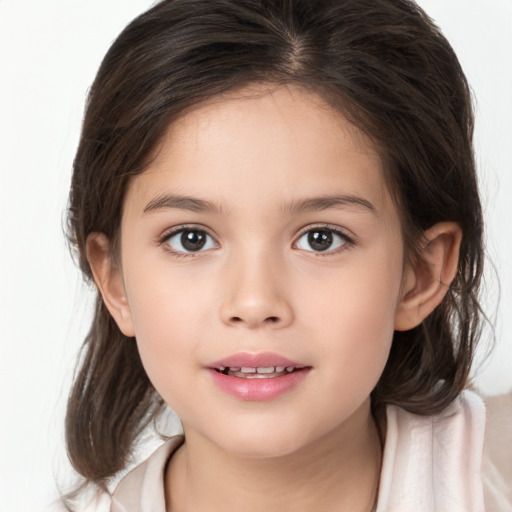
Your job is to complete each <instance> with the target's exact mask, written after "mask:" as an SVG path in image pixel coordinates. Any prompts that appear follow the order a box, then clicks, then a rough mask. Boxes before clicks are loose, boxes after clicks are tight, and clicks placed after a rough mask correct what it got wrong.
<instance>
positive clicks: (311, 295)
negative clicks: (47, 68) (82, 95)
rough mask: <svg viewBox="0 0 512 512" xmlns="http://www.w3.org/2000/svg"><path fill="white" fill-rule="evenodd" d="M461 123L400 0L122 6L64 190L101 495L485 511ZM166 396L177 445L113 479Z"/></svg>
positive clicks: (74, 442) (73, 443) (205, 503)
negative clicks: (91, 308) (88, 298)
mask: <svg viewBox="0 0 512 512" xmlns="http://www.w3.org/2000/svg"><path fill="white" fill-rule="evenodd" d="M472 130H473V116H472V110H471V102H470V95H469V89H468V85H467V82H466V80H465V77H464V75H463V73H462V70H461V69H460V66H459V63H458V61H457V58H456V56H455V55H454V53H453V51H452V49H451V47H450V46H449V44H448V43H447V41H446V40H445V39H444V37H443V36H442V35H441V34H440V33H439V31H438V30H437V29H436V27H435V26H434V25H433V23H432V22H431V21H430V20H429V19H428V17H427V16H426V15H425V14H424V13H423V12H422V11H421V10H420V9H419V8H418V7H417V6H416V5H415V4H414V3H413V2H411V1H409V0H316V1H314V2H312V1H311V0H236V1H235V0H167V1H163V2H160V3H158V4H157V5H156V6H155V7H153V8H152V9H151V10H150V11H148V12H147V13H145V14H143V15H142V16H140V17H139V18H137V19H136V20H135V21H133V22H132V23H131V24H130V25H129V26H128V27H127V28H126V29H125V30H124V31H123V33H122V34H121V35H120V36H119V38H118V39H117V41H116V42H115V43H114V44H113V46H112V48H111V49H110V51H109V52H108V54H107V56H106V57H105V59H104V61H103V63H102V66H101V68H100V70H99V72H98V75H97V78H96V80H95V82H94V84H93V86H92V89H91V91H90V96H89V101H88V105H87V111H86V116H85V121H84V125H83V131H82V137H81V141H80V145H79V148H78V152H77V156H76V159H75V166H74V174H73V181H72V188H71V194H70V208H69V227H70V239H71V241H72V243H73V244H74V246H75V248H76V250H77V254H78V259H79V262H80V266H81V269H82V271H83V272H84V275H85V276H86V278H87V279H90V280H93V281H94V283H95V284H96V286H97V290H98V300H97V306H96V312H95V316H94V319H93V324H92V327H91V330H90V333H89V335H88V337H87V339H86V341H85V345H84V351H83V355H82V358H81V361H80V366H79V370H78V373H77V376H76V380H75V384H74V387H73V390H72V392H71V396H70V398H69V404H68V415H67V424H66V428H67V445H68V453H69V456H70V459H71V461H72V463H73V465H74V467H75V468H76V470H77V471H78V472H79V473H80V474H81V475H83V477H84V478H85V482H89V483H92V484H95V485H96V486H97V487H98V489H99V490H100V493H99V494H98V499H97V501H96V502H95V503H94V505H93V508H92V509H93V510H101V509H104V510H112V511H134V512H135V511H144V512H145V511H150V510H151V511H157V512H164V511H166V512H171V511H172V512H176V511H179V512H181V511H201V512H210V511H218V510H223V511H225V510H228V511H234V510H240V509H244V510H258V511H259V510H266V511H273V510H288V509H290V510H291V509H293V510H294V511H299V512H300V511H302V510H320V511H340V512H341V511H345V510H346V511H351V512H357V511H364V512H368V511H377V512H383V511H407V510H414V511H434V510H435V511H450V512H455V511H483V510H484V486H483V481H484V482H485V478H486V476H485V475H486V473H485V472H484V474H483V475H482V473H481V462H482V451H483V445H484V424H485V411H484V406H483V403H482V401H481V400H480V398H479V397H478V396H477V395H475V394H473V393H472V392H470V391H464V390H465V388H466V387H467V385H468V373H469V370H470V365H471V361H472V357H473V353H474V350H475V345H476V343H477V341H478V336H479V328H480V308H479V304H478V301H477V294H478V287H479V282H480V278H481V274H482V260H483V255H482V253H483V251H482V215H481V207H480V202H479V197H478V190H477V183H476V175H475V166H474V161H473V152H472ZM167 407H169V408H171V409H172V410H173V411H175V412H176V413H177V415H178V416H179V418H180V420H181V423H182V428H183V435H181V436H175V437H172V438H170V439H168V440H167V441H166V442H165V444H163V445H162V446H161V447H160V448H159V449H158V450H157V451H156V452H155V453H154V454H153V455H152V456H151V457H150V458H149V459H148V460H147V461H146V462H144V463H142V464H140V465H139V466H137V467H136V468H135V469H134V470H133V471H131V472H130V473H128V474H127V475H125V476H124V477H123V478H122V480H121V481H120V482H118V481H114V482H112V481H111V480H110V479H111V478H112V477H113V476H114V475H116V474H117V475H119V474H120V472H122V471H123V469H125V468H126V467H127V466H128V465H129V463H130V454H131V453H132V452H133V450H134V447H135V443H136V441H137V440H138V438H139V436H140V435H141V433H142V432H143V431H144V430H145V428H146V427H148V426H149V424H150V423H151V422H152V421H153V420H155V419H156V418H158V417H159V416H161V415H162V414H163V412H164V411H165V409H166V408H167ZM491 464H492V462H489V463H487V462H486V466H485V467H486V468H487V467H489V468H491V469H492V471H493V472H495V473H494V474H497V473H496V471H500V468H496V467H495V466H493V465H491ZM491 469H490V470H489V471H491ZM493 478H494V477H493ZM496 481H497V480H496V479H495V480H494V482H496ZM109 484H110V486H109ZM485 493H486V496H485V497H486V500H487V507H494V508H489V509H490V510H498V508H497V505H496V504H499V503H500V500H501V505H499V506H506V503H505V500H504V498H503V491H502V490H499V489H497V488H495V486H494V487H493V486H491V485H487V484H486V486H485ZM500 493H501V494H500ZM68 501H69V500H68ZM70 507H71V505H70ZM504 510H505V509H504Z"/></svg>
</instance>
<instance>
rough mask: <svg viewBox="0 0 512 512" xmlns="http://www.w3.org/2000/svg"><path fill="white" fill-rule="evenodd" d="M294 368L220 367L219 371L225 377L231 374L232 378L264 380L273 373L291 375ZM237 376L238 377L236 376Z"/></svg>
mask: <svg viewBox="0 0 512 512" xmlns="http://www.w3.org/2000/svg"><path fill="white" fill-rule="evenodd" d="M294 370H296V368H295V367H294V366H258V367H254V366H242V367H238V366H230V367H226V366H220V367H219V371H220V372H221V373H225V374H226V375H228V374H231V375H234V376H239V377H241V375H240V374H243V375H244V376H247V377H248V378H265V377H266V376H269V377H270V376H271V374H273V373H284V372H285V371H286V373H292V372H293V371H294ZM236 374H239V375H236Z"/></svg>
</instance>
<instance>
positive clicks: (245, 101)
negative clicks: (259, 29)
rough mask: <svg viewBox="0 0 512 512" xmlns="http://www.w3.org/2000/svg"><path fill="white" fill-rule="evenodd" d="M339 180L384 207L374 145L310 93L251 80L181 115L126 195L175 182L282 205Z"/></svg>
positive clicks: (240, 200) (229, 200)
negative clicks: (247, 83) (234, 90)
mask: <svg viewBox="0 0 512 512" xmlns="http://www.w3.org/2000/svg"><path fill="white" fill-rule="evenodd" d="M333 187H336V188H337V189H338V190H336V192H339V193H344V194H352V195H358V196H362V195H363V196H371V200H372V202H375V203H378V204H379V205H381V206H383V204H384V203H385V202H386V201H387V197H386V196H387V187H386V185H385V180H384V173H383V168H382V160H381V158H380V155H379V152H378V150H377V148H376V146H375V144H373V142H372V141H371V140H370V139H369V138H368V137H367V136H366V135H365V134H364V133H363V132H361V131H360V130H359V129H358V128H356V127H355V126H354V125H353V124H351V123H350V122H349V121H347V119H346V118H345V117H343V116H342V115H341V114H340V113H339V112H337V111H335V110H334V109H333V108H331V107H330V106H329V105H328V104H327V103H326V102H325V101H324V100H323V99H322V98H321V97H320V96H318V95H316V94H314V93H312V92H309V91H306V90H304V89H302V88H299V87H296V86H280V87H274V88H270V87H269V86H253V87H251V88H245V89H242V90H240V91H237V92H235V93H229V94H226V95H223V96H219V97H216V98H214V99H212V100H209V101H208V102H206V103H204V104H201V105H199V106H196V107H195V108H193V109H191V110H189V111H187V112H185V113H184V114H182V115H181V116H180V117H179V119H177V120H175V121H174V122H173V123H172V124H171V125H170V126H169V127H168V130H167V132H166V133H165V135H164V137H163V138H162V140H161V141H160V143H159V144H158V146H157V148H156V149H155V152H154V154H153V157H152V159H151V160H150V163H149V165H148V166H147V169H146V170H145V172H144V173H142V174H141V175H139V176H137V177H136V178H135V179H134V180H133V181H132V184H131V187H130V188H129V190H128V194H127V198H126V200H127V202H128V203H130V202H132V200H138V199H139V200H141V201H142V200H146V199H147V198H148V197H149V196H151V195H155V194H156V193H157V192H158V190H168V189H172V190H170V191H171V192H173V193H179V194H191V195H199V196H202V195H205V194H206V195H208V196H212V197H213V198H214V199H215V200H218V201H219V202H221V203H222V202H224V203H226V204H229V206H230V207H235V206H236V204H240V205H241V204H250V203H251V202H252V201H253V200H254V196H255V194H259V195H260V196H262V198H264V199H265V200H268V201H270V200H272V199H274V202H275V203H280V204H281V205H282V204H283V203H286V202H287V200H288V199H289V200H290V201H291V200H293V199H297V198H300V196H321V195H326V194H329V193H331V192H332V191H333ZM143 196H144V197H143ZM263 196H264V197H263ZM139 207H140V205H139Z"/></svg>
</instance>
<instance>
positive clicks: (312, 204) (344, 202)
mask: <svg viewBox="0 0 512 512" xmlns="http://www.w3.org/2000/svg"><path fill="white" fill-rule="evenodd" d="M346 206H350V207H357V208H360V209H363V210H367V211H369V212H371V213H373V214H374V215H376V214H377V208H375V206H374V205H373V204H372V203H370V201H368V200H366V199H363V198H362V197H357V196H352V195H334V196H320V197H311V198H305V199H300V200H298V201H294V202H292V203H291V204H289V205H287V206H285V208H284V210H285V211H288V212H290V213H300V212H310V211H322V210H328V209H329V208H336V207H346Z"/></svg>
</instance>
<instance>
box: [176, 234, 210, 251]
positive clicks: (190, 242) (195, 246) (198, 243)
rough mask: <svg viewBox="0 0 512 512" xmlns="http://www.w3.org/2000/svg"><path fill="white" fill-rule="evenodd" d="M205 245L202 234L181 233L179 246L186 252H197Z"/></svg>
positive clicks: (204, 238)
mask: <svg viewBox="0 0 512 512" xmlns="http://www.w3.org/2000/svg"><path fill="white" fill-rule="evenodd" d="M205 243H206V237H205V236H204V233H201V232H200V231H183V233H182V234H181V244H182V245H183V247H184V248H185V249H186V250H187V251H199V249H202V247H203V246H204V244H205Z"/></svg>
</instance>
